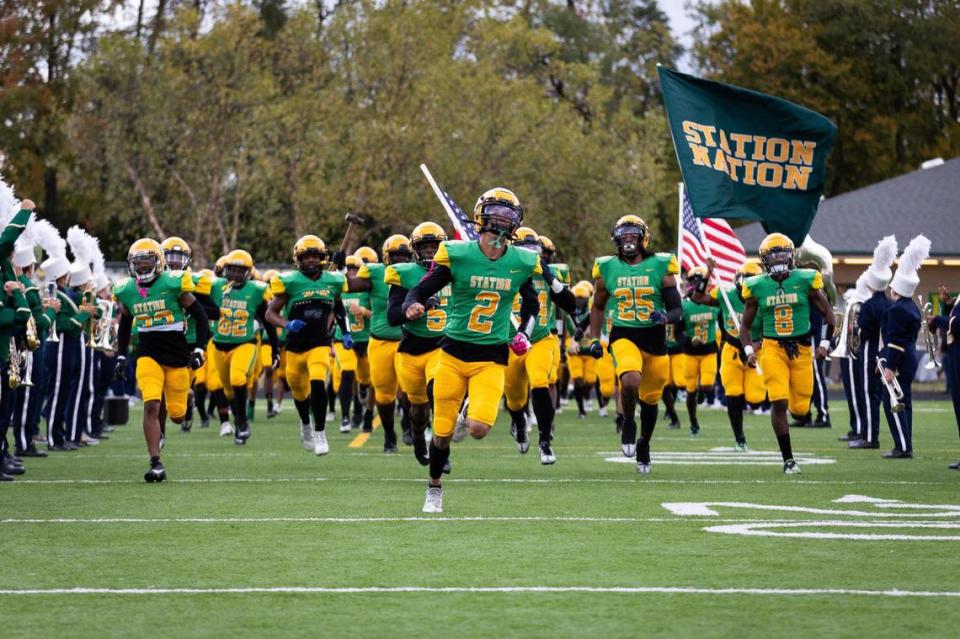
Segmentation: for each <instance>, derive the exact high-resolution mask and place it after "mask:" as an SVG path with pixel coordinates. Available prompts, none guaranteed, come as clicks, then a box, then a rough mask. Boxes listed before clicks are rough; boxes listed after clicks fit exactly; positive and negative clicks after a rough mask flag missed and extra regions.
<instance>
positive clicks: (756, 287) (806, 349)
mask: <svg viewBox="0 0 960 639" xmlns="http://www.w3.org/2000/svg"><path fill="white" fill-rule="evenodd" d="M759 253H760V262H761V264H762V265H763V270H764V273H761V274H760V275H754V276H753V277H751V278H749V279H747V280H746V281H745V282H744V283H743V285H742V287H741V288H742V292H743V298H744V301H745V304H744V309H743V321H742V322H741V324H740V342H741V343H742V344H743V351H744V353H745V354H746V356H747V365H748V366H750V367H751V368H754V367H756V365H757V363H758V362H757V353H756V349H755V348H754V345H753V334H752V326H753V321H754V319H755V318H756V317H759V318H760V321H761V322H762V324H763V349H762V351H761V353H760V358H759V364H760V367H761V369H762V371H763V383H764V385H765V386H766V387H767V393H768V395H769V398H770V404H771V417H770V419H771V422H772V424H773V432H774V433H775V434H776V436H777V444H778V445H779V446H780V454H781V455H782V456H783V472H784V473H785V474H787V475H794V474H796V473H799V472H800V467H799V466H797V463H796V461H794V459H793V448H792V446H791V444H790V429H789V425H788V424H787V410H788V409H789V410H790V411H791V412H792V413H794V414H795V415H803V414H805V413H806V412H807V409H808V408H809V406H810V398H811V397H812V396H813V364H812V360H811V357H812V356H813V355H812V353H811V350H812V348H811V346H810V344H809V343H808V341H809V333H810V307H811V306H812V307H813V308H815V309H816V310H817V312H819V313H820V314H821V315H822V316H823V317H824V320H825V322H826V323H825V324H824V326H823V329H822V331H821V334H820V336H819V337H820V341H819V344H818V346H817V350H816V357H817V359H823V358H825V357H826V356H827V349H828V348H829V346H830V340H831V339H832V338H833V330H834V319H833V309H831V308H830V303H829V302H828V301H827V297H826V295H825V294H824V292H823V279H822V278H821V276H820V272H819V271H816V270H813V269H799V268H796V267H795V265H794V255H795V250H794V246H793V242H792V241H791V240H790V238H788V237H787V236H786V235H783V234H781V233H771V234H770V235H768V236H767V237H766V238H765V239H764V240H763V242H761V243H760V251H759Z"/></svg>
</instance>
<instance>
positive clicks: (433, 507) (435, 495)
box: [423, 486, 443, 513]
mask: <svg viewBox="0 0 960 639" xmlns="http://www.w3.org/2000/svg"><path fill="white" fill-rule="evenodd" d="M423 512H425V513H442V512H443V488H441V487H440V486H427V498H426V499H425V500H424V501H423Z"/></svg>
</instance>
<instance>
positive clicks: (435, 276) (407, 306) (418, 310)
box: [403, 264, 453, 320]
mask: <svg viewBox="0 0 960 639" xmlns="http://www.w3.org/2000/svg"><path fill="white" fill-rule="evenodd" d="M451 281H453V273H451V272H450V269H449V268H447V267H446V266H443V265H442V264H434V265H433V268H431V269H430V272H429V273H427V274H426V276H424V278H423V279H422V280H420V282H419V283H418V284H417V285H416V286H414V287H413V288H411V289H410V290H409V291H407V296H406V298H405V299H404V300H403V313H404V315H406V317H407V319H409V320H412V319H417V317H420V316H421V315H423V314H424V312H426V309H425V308H424V304H425V303H426V301H427V300H428V299H430V298H431V297H433V296H434V295H436V294H437V293H439V292H440V291H441V290H442V289H443V287H444V286H446V285H447V284H449V283H450V282H451Z"/></svg>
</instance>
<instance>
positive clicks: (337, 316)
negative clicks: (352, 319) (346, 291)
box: [333, 297, 350, 333]
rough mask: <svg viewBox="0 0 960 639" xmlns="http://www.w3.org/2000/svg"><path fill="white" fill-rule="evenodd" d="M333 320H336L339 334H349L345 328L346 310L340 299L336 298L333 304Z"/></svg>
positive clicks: (348, 328)
mask: <svg viewBox="0 0 960 639" xmlns="http://www.w3.org/2000/svg"><path fill="white" fill-rule="evenodd" d="M333 319H334V320H336V322H337V326H339V327H340V332H341V333H349V332H350V327H349V326H347V309H345V308H344V307H343V298H342V297H337V301H335V302H334V303H333Z"/></svg>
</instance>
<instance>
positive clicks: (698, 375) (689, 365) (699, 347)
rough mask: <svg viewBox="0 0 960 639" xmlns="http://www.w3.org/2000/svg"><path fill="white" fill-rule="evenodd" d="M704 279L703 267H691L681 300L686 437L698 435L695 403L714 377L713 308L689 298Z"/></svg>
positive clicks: (711, 385)
mask: <svg viewBox="0 0 960 639" xmlns="http://www.w3.org/2000/svg"><path fill="white" fill-rule="evenodd" d="M707 278H708V273H707V269H706V267H704V266H695V267H693V268H692V269H690V271H689V272H688V273H687V291H686V292H687V298H686V299H685V300H683V327H682V328H683V330H682V331H681V334H682V335H683V338H682V340H681V348H682V350H683V360H684V369H683V377H684V379H685V380H686V385H687V412H688V413H689V414H690V434H691V435H692V436H694V437H696V436H697V435H699V434H700V422H699V421H698V420H697V404H699V403H701V402H702V401H703V397H704V394H706V393H707V392H709V391H710V390H711V389H712V388H713V381H714V380H715V379H716V377H717V316H718V314H719V310H718V309H717V307H716V306H711V305H709V304H699V303H697V302H696V301H694V300H693V299H691V296H692V295H693V294H694V293H695V292H696V291H697V290H698V289H700V288H702V287H704V286H706V281H707Z"/></svg>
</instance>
